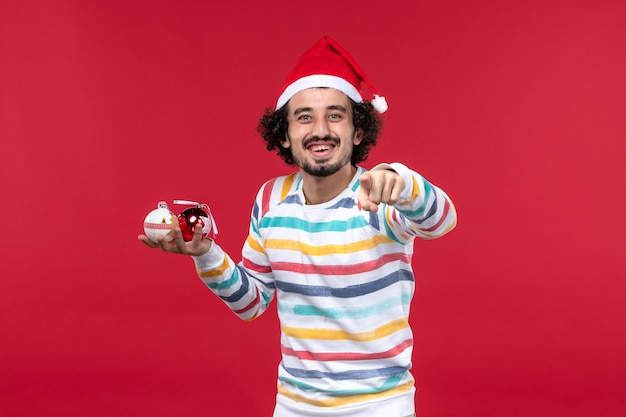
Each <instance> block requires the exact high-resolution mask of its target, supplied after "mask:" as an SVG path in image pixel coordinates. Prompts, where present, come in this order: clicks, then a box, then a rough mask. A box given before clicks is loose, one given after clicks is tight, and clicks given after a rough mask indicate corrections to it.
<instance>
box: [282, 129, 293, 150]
mask: <svg viewBox="0 0 626 417" xmlns="http://www.w3.org/2000/svg"><path fill="white" fill-rule="evenodd" d="M280 145H281V146H282V147H283V148H285V149H288V148H289V147H291V141H290V140H289V136H287V134H286V133H285V139H283V140H281V141H280Z"/></svg>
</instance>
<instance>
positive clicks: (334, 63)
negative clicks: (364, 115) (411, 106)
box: [276, 36, 389, 113]
mask: <svg viewBox="0 0 626 417" xmlns="http://www.w3.org/2000/svg"><path fill="white" fill-rule="evenodd" d="M363 84H365V85H366V86H367V88H368V89H369V91H370V93H371V94H372V95H373V99H372V100H371V103H372V106H374V109H375V110H376V111H377V112H378V113H384V112H385V111H387V109H388V108H389V106H388V105H387V100H385V97H383V96H381V95H380V94H379V93H378V91H377V90H376V89H375V87H374V85H373V84H372V82H371V81H370V80H369V78H367V77H366V75H365V72H364V71H363V70H362V69H361V67H360V66H359V65H358V64H357V62H356V61H355V60H354V58H352V57H351V56H350V54H348V52H347V51H346V50H345V49H343V48H342V47H341V46H339V44H337V42H335V41H334V40H332V39H330V38H329V37H328V36H324V37H323V38H322V39H320V40H319V41H317V43H315V45H313V47H311V48H310V49H309V50H308V51H306V52H305V53H304V54H303V55H302V56H301V57H300V59H299V60H298V62H297V63H296V66H295V67H294V68H293V70H292V71H291V73H290V74H289V75H288V76H287V79H286V80H285V82H284V84H283V87H282V89H281V94H280V96H279V97H278V101H277V102H276V109H280V108H281V107H283V106H284V105H285V104H286V103H287V102H288V101H289V99H291V97H293V96H294V95H295V94H297V93H299V92H300V91H302V90H305V89H307V88H315V87H330V88H335V89H337V90H339V91H341V92H343V93H344V94H346V95H347V96H348V97H350V98H351V99H352V100H354V101H356V102H357V103H361V102H363V93H364V91H363V88H362V87H363Z"/></svg>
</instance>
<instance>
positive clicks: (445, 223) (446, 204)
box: [372, 162, 457, 242]
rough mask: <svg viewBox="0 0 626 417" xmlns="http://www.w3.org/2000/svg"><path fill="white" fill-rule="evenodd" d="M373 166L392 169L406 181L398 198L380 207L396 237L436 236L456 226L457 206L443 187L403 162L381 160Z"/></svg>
mask: <svg viewBox="0 0 626 417" xmlns="http://www.w3.org/2000/svg"><path fill="white" fill-rule="evenodd" d="M374 169H391V170H393V171H395V172H397V173H398V175H400V176H401V177H402V179H403V180H404V183H405V188H404V190H403V191H402V193H401V194H400V199H399V200H398V202H397V203H396V204H395V205H394V206H386V205H385V206H384V207H383V210H381V216H382V217H383V218H382V219H381V220H382V221H383V222H384V224H385V227H386V229H387V231H388V232H389V233H390V234H391V235H392V236H393V237H394V238H395V240H397V241H401V242H408V241H410V239H411V237H415V236H417V237H421V238H423V239H435V238H438V237H441V236H443V235H445V234H446V233H448V232H450V231H451V230H452V229H454V228H455V226H456V224H457V214H456V209H455V207H454V204H453V203H452V200H451V199H450V197H449V196H448V195H447V194H446V193H445V192H444V191H443V190H442V189H441V188H439V187H437V186H435V185H434V184H432V183H430V182H429V181H427V180H426V179H425V178H424V177H423V176H421V175H420V174H418V173H417V172H415V171H412V170H411V169H409V168H408V167H406V166H405V165H403V164H401V163H397V162H394V163H390V164H379V165H377V166H375V167H374V168H372V170H374Z"/></svg>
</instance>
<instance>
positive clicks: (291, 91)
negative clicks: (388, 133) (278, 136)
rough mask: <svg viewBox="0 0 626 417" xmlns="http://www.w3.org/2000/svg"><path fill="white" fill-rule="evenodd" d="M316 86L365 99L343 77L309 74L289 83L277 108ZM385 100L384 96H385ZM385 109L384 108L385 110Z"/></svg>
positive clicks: (358, 99) (353, 98)
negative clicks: (301, 92)
mask: <svg viewBox="0 0 626 417" xmlns="http://www.w3.org/2000/svg"><path fill="white" fill-rule="evenodd" d="M316 87H329V88H334V89H336V90H339V91H341V92H342V93H344V94H345V95H347V96H348V97H350V98H351V99H352V100H354V101H356V102H357V103H360V102H362V101H363V98H362V97H361V94H359V92H358V91H357V89H356V88H354V86H353V85H352V84H350V83H349V82H347V81H346V80H344V79H343V78H339V77H335V76H334V75H324V74H314V75H308V76H306V77H302V78H300V79H298V80H296V81H294V82H293V83H291V84H289V86H287V88H285V91H283V93H282V94H281V95H280V97H278V101H277V103H276V110H278V109H280V108H281V107H283V106H284V105H285V104H286V103H287V102H288V101H289V99H291V97H293V96H294V95H296V94H297V93H299V92H300V91H302V90H306V89H307V88H316ZM383 100H384V98H383ZM385 110H386V109H385ZM383 111H384V110H383ZM381 113H382V112H381Z"/></svg>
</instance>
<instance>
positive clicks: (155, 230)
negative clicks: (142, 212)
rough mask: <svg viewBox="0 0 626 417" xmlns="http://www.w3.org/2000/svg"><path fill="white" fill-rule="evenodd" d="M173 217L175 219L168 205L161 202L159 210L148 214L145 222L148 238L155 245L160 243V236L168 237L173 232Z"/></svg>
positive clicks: (144, 226)
mask: <svg viewBox="0 0 626 417" xmlns="http://www.w3.org/2000/svg"><path fill="white" fill-rule="evenodd" d="M172 216H174V217H175V215H174V213H173V212H172V211H171V210H170V209H169V207H168V206H167V203H166V202H165V201H159V204H158V205H157V208H156V209H154V210H152V211H151V212H150V213H148V215H147V216H146V219H145V220H144V222H143V230H144V232H145V233H146V236H148V238H149V239H150V240H151V241H153V242H155V243H156V242H158V237H159V236H166V235H167V234H168V233H169V232H170V231H171V230H172Z"/></svg>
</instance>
